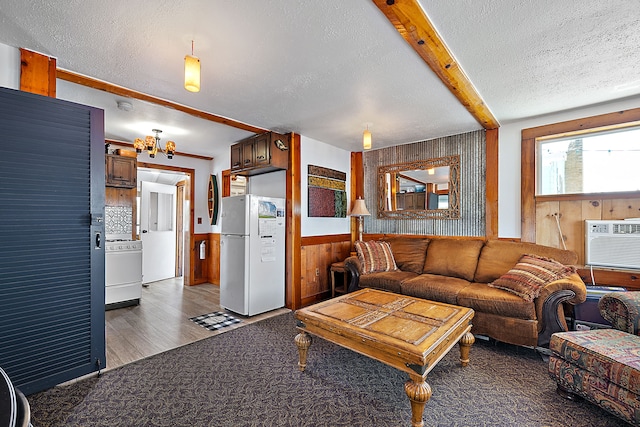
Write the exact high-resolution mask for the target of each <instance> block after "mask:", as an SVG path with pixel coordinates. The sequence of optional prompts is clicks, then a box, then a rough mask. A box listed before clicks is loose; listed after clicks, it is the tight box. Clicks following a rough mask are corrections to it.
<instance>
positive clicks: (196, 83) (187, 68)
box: [184, 40, 200, 92]
mask: <svg viewBox="0 0 640 427" xmlns="http://www.w3.org/2000/svg"><path fill="white" fill-rule="evenodd" d="M184 88H185V89H186V90H188V91H189V92H200V58H198V57H197V56H194V55H193V40H191V55H186V56H185V57H184Z"/></svg>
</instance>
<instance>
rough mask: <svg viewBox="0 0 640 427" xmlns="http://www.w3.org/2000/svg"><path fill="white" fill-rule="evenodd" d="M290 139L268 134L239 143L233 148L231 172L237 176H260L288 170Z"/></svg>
mask: <svg viewBox="0 0 640 427" xmlns="http://www.w3.org/2000/svg"><path fill="white" fill-rule="evenodd" d="M288 165H289V137H288V136H286V135H281V134H278V133H275V132H266V133H263V134H259V135H254V136H251V137H249V138H246V139H243V140H242V141H238V142H237V143H235V144H233V145H232V146H231V172H233V173H234V174H237V175H245V176H251V175H258V174H262V173H267V172H272V171H275V170H283V169H287V168H288Z"/></svg>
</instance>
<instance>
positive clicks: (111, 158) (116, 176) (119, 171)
mask: <svg viewBox="0 0 640 427" xmlns="http://www.w3.org/2000/svg"><path fill="white" fill-rule="evenodd" d="M105 161H106V182H105V184H106V186H107V187H123V188H136V186H137V175H138V171H137V162H136V158H135V157H128V156H118V155H116V154H106V159H105Z"/></svg>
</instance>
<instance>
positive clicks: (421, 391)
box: [404, 375, 431, 427]
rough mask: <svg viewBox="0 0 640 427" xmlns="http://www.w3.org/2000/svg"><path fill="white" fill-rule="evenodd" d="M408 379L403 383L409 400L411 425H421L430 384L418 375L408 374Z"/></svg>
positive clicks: (428, 396)
mask: <svg viewBox="0 0 640 427" xmlns="http://www.w3.org/2000/svg"><path fill="white" fill-rule="evenodd" d="M409 377H410V379H409V380H408V381H407V382H406V383H404V392H405V393H407V396H408V397H409V400H410V401H411V427H422V426H424V421H422V414H423V413H424V406H425V405H426V404H427V401H428V400H429V399H430V398H431V386H429V384H427V382H426V381H425V380H424V378H422V377H421V376H420V375H409Z"/></svg>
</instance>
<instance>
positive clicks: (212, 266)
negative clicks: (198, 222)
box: [207, 233, 220, 285]
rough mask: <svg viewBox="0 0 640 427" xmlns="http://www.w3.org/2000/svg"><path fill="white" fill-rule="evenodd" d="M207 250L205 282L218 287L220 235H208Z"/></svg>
mask: <svg viewBox="0 0 640 427" xmlns="http://www.w3.org/2000/svg"><path fill="white" fill-rule="evenodd" d="M207 248H208V253H207V282H209V283H213V284H214V285H220V233H209V239H208V240H207Z"/></svg>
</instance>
